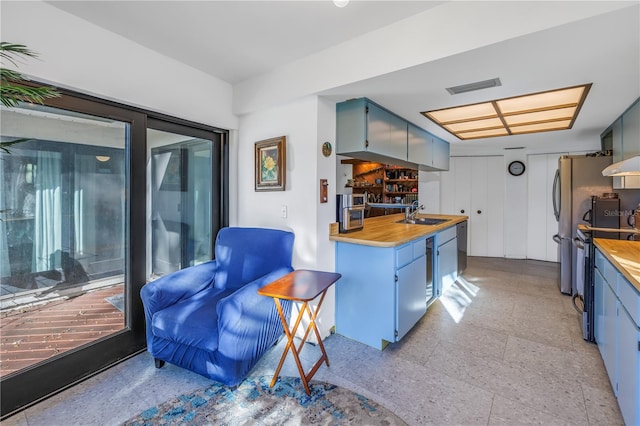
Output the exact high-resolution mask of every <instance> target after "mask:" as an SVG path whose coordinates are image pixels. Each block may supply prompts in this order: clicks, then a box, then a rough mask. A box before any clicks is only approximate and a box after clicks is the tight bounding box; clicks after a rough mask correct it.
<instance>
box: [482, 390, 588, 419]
mask: <svg viewBox="0 0 640 426" xmlns="http://www.w3.org/2000/svg"><path fill="white" fill-rule="evenodd" d="M581 424H583V423H578V422H572V421H568V420H565V419H561V418H558V417H555V416H552V415H550V414H548V413H543V412H541V411H538V410H534V409H533V408H531V407H527V406H526V405H524V404H523V403H521V402H517V401H512V400H510V399H507V398H504V397H502V396H500V395H496V396H495V398H494V399H493V406H492V407H491V417H490V418H489V426H511V425H543V426H561V425H581Z"/></svg>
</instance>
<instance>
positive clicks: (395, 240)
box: [329, 213, 469, 247]
mask: <svg viewBox="0 0 640 426" xmlns="http://www.w3.org/2000/svg"><path fill="white" fill-rule="evenodd" d="M417 217H428V218H434V219H446V220H447V221H446V222H443V223H441V224H439V225H412V224H406V223H397V222H398V221H400V220H403V219H404V213H397V214H390V215H387V216H377V217H371V218H367V219H365V220H364V228H363V229H362V230H361V231H353V232H348V233H344V234H340V233H338V231H337V227H335V226H334V227H333V228H332V230H333V231H330V235H329V239H330V240H331V241H339V242H342V243H351V244H361V245H367V246H374V247H396V246H400V245H402V244H405V243H408V242H409V241H412V240H415V239H418V238H421V237H425V236H428V235H432V234H436V233H438V232H440V231H442V230H443V229H446V228H449V227H451V226H453V225H455V224H457V223H460V222H463V221H465V220H467V219H469V217H468V216H450V215H440V214H418V215H417ZM336 225H337V224H336Z"/></svg>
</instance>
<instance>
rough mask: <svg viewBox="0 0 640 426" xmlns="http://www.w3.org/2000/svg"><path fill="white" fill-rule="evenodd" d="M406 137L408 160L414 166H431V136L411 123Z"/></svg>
mask: <svg viewBox="0 0 640 426" xmlns="http://www.w3.org/2000/svg"><path fill="white" fill-rule="evenodd" d="M407 135H408V138H409V147H408V149H409V157H408V160H409V161H410V162H412V163H416V164H424V165H425V166H433V152H432V151H433V143H432V140H431V135H430V134H429V133H427V132H425V131H424V130H422V129H421V128H419V127H417V126H414V125H413V124H411V123H409V128H408V132H407Z"/></svg>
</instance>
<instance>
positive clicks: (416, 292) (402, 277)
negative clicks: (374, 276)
mask: <svg viewBox="0 0 640 426" xmlns="http://www.w3.org/2000/svg"><path fill="white" fill-rule="evenodd" d="M426 259H427V258H426V256H425V255H422V256H420V257H419V258H417V259H415V260H414V261H413V262H411V263H409V264H408V265H406V266H404V267H402V268H400V269H398V271H397V272H396V275H397V277H398V281H397V282H396V300H397V307H396V333H397V335H396V342H397V341H398V340H400V339H402V338H403V337H404V335H405V334H407V332H408V331H409V330H411V328H412V327H413V326H414V325H415V324H416V323H417V322H418V320H420V318H422V316H423V315H424V314H425V312H426V311H427V300H426V288H427V261H426Z"/></svg>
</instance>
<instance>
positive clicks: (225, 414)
mask: <svg viewBox="0 0 640 426" xmlns="http://www.w3.org/2000/svg"><path fill="white" fill-rule="evenodd" d="M270 382H271V377H270V376H269V377H265V376H263V377H258V378H254V379H247V380H245V381H244V382H242V383H241V384H240V385H239V386H238V387H237V388H235V389H234V388H229V387H227V386H224V385H221V384H214V385H213V386H210V387H208V388H205V389H201V390H199V391H196V392H194V393H191V394H187V395H181V396H179V397H177V398H175V399H172V400H169V401H167V402H164V403H162V404H160V405H158V406H156V407H153V408H150V409H148V410H145V411H143V412H142V413H140V414H139V415H138V416H136V417H133V418H131V419H129V420H127V421H126V422H125V425H135V426H142V425H178V424H189V425H220V424H222V425H307V424H320V425H405V424H406V423H405V422H404V421H403V420H402V419H400V418H399V417H398V416H396V415H395V414H393V413H392V412H391V411H389V410H387V409H386V408H384V407H382V406H380V405H378V404H377V403H375V402H373V401H371V400H369V399H367V398H365V397H363V396H362V395H358V394H356V393H354V392H351V391H350V390H347V389H344V388H341V387H339V386H335V385H331V384H328V383H324V382H317V381H311V383H310V386H309V387H310V388H311V395H310V396H309V395H307V394H306V393H305V391H304V386H303V385H302V382H301V381H300V379H299V378H293V377H280V378H279V379H278V381H277V382H276V384H275V385H274V386H273V388H270V387H269V383H270Z"/></svg>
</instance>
